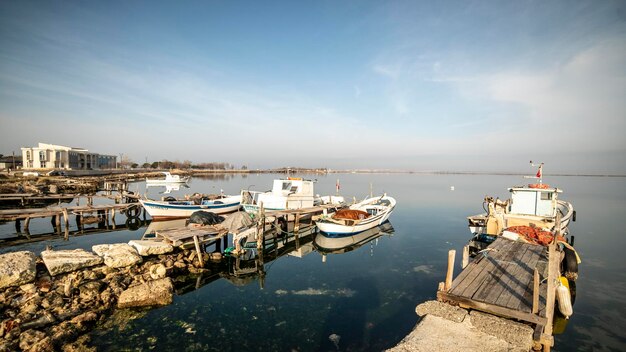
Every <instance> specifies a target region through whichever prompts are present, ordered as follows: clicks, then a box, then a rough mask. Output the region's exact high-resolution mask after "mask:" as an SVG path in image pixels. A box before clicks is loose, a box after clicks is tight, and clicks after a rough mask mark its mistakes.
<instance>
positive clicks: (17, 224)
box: [15, 219, 22, 233]
mask: <svg viewBox="0 0 626 352" xmlns="http://www.w3.org/2000/svg"><path fill="white" fill-rule="evenodd" d="M15 232H17V233H20V232H22V224H21V221H20V219H15Z"/></svg>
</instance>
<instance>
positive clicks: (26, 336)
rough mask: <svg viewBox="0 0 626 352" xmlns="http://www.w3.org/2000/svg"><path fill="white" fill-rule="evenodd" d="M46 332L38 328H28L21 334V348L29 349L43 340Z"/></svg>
mask: <svg viewBox="0 0 626 352" xmlns="http://www.w3.org/2000/svg"><path fill="white" fill-rule="evenodd" d="M45 337H46V334H45V333H43V332H41V331H38V330H33V329H31V330H26V331H24V332H23V333H22V334H21V335H20V348H21V349H22V351H28V350H29V349H30V348H31V347H32V346H34V345H35V344H37V343H38V342H39V341H41V340H43V339H44V338H45Z"/></svg>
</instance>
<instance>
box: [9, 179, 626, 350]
mask: <svg viewBox="0 0 626 352" xmlns="http://www.w3.org/2000/svg"><path fill="white" fill-rule="evenodd" d="M298 176H301V175H298ZM275 177H278V176H277V175H248V176H241V175H228V176H221V177H217V178H204V179H202V178H194V179H193V180H192V181H191V183H190V184H189V185H190V188H189V189H181V190H179V191H172V193H171V194H170V195H174V196H182V195H184V194H188V193H193V192H201V193H218V192H220V190H221V189H223V190H224V192H225V193H227V194H229V193H233V194H234V193H238V192H239V190H240V189H241V188H248V187H249V186H250V185H254V186H252V187H250V189H254V190H267V189H269V188H270V187H271V181H272V179H273V178H275ZM304 177H307V178H311V179H314V178H316V179H317V180H318V182H317V184H316V192H317V193H319V194H321V195H325V194H334V193H335V183H336V181H337V179H339V180H340V184H341V191H340V193H341V194H342V195H344V196H345V197H347V198H352V196H355V197H356V198H357V199H362V198H364V197H365V196H366V195H368V194H369V192H370V185H371V188H372V190H373V193H374V194H381V193H382V192H387V193H388V194H389V195H391V196H393V197H395V198H396V199H397V201H398V205H397V207H396V210H395V211H394V213H393V214H392V216H391V218H390V222H391V224H392V226H393V229H394V233H393V234H392V235H391V236H388V235H383V236H381V237H378V238H376V239H372V240H371V241H367V242H365V243H364V244H363V245H362V246H361V247H359V248H357V249H354V250H352V251H349V252H347V253H342V254H328V255H327V258H326V261H325V262H323V261H322V256H321V254H320V253H318V252H316V251H312V252H311V253H309V254H306V255H304V256H303V257H301V258H300V257H296V256H291V255H285V256H281V257H279V258H277V259H276V260H273V261H267V262H266V264H265V272H266V273H265V276H264V278H263V279H262V280H260V279H259V277H258V276H255V275H250V276H248V277H246V278H244V279H241V280H233V279H230V280H229V279H228V278H227V275H222V276H219V275H215V276H212V277H208V278H203V281H202V283H201V285H199V288H198V289H195V285H194V283H190V284H189V285H187V283H184V282H182V283H181V282H179V283H177V287H183V286H187V287H191V288H187V289H185V290H184V291H185V292H186V293H182V291H181V294H180V295H177V296H175V298H174V303H173V304H172V305H170V306H167V307H163V308H158V309H152V310H143V311H118V312H117V313H116V314H114V315H113V316H112V317H111V318H110V319H109V321H108V322H107V323H106V324H105V325H104V326H102V327H100V328H99V329H96V330H95V331H94V332H93V333H92V344H93V345H95V346H96V347H98V350H102V351H120V350H158V351H165V350H180V351H200V350H216V351H217V350H219V351H228V350H232V351H235V350H244V349H246V350H262V351H273V350H277V351H282V350H298V351H318V350H322V351H337V350H341V351H360V350H373V351H376V350H382V349H385V348H389V347H392V346H394V345H395V344H397V343H398V342H399V341H400V340H401V339H402V338H403V337H404V336H406V334H408V333H409V331H410V330H411V329H412V328H413V326H414V325H415V323H416V322H417V316H416V315H415V312H414V309H415V306H416V305H417V304H418V303H421V302H423V301H425V300H428V299H434V298H435V294H436V289H437V283H438V282H439V281H443V279H444V276H445V270H446V260H447V251H448V250H449V249H456V250H457V253H460V252H461V249H462V247H463V245H464V244H465V243H466V242H467V240H468V239H469V237H470V234H469V231H468V230H467V223H466V222H467V220H466V216H468V215H473V214H476V213H480V212H482V207H481V204H482V199H483V198H484V196H485V195H491V196H494V197H495V196H499V197H500V198H506V197H508V192H507V190H506V188H507V187H510V186H513V185H516V184H522V183H523V182H524V180H523V179H522V178H521V177H519V176H484V175H475V176H466V175H418V174H339V175H334V174H331V175H328V176H325V175H321V176H320V175H304ZM544 181H545V182H546V183H549V184H551V185H555V186H558V187H559V188H562V189H563V190H564V193H563V194H562V196H561V198H562V199H566V200H569V201H571V202H572V203H573V204H574V207H575V209H576V210H577V213H578V219H577V220H578V221H577V222H575V223H573V224H572V225H571V226H570V230H571V234H572V235H574V236H575V246H576V248H577V250H578V251H579V253H580V255H581V256H582V260H583V263H582V264H581V266H580V278H579V280H578V281H577V296H576V302H575V305H574V315H573V316H572V317H571V319H570V321H569V322H568V326H567V328H566V330H565V332H564V333H563V334H561V335H557V336H556V342H555V350H558V351H570V350H581V351H592V350H593V351H612V350H614V351H618V350H626V338H625V337H624V336H625V335H624V333H623V331H626V318H625V317H626V308H625V307H626V305H625V304H624V303H625V301H626V299H624V297H626V270H624V269H626V260H624V259H623V258H624V251H625V250H626V239H625V237H624V236H623V230H622V226H621V224H622V223H621V221H620V220H622V219H625V218H626V207H625V206H624V205H625V204H626V178H607V177H550V176H546V177H545V179H544ZM451 186H454V191H452V190H451ZM135 189H136V190H137V191H138V192H140V193H142V194H143V193H146V194H148V196H150V197H152V198H160V197H161V196H162V194H159V192H163V191H165V188H161V189H158V188H149V189H148V190H146V189H145V185H144V184H143V183H139V184H136V185H133V186H131V190H135ZM49 227H50V223H49V221H47V222H46V221H40V222H35V221H34V222H33V224H31V228H32V232H33V233H36V232H37V231H38V229H39V231H40V232H46V231H49ZM145 229H146V228H145V227H142V228H139V229H138V230H135V231H131V230H128V229H125V230H121V231H115V232H109V233H100V234H90V235H86V236H81V237H74V238H71V239H70V241H67V242H66V241H62V240H59V239H51V240H46V241H43V242H39V243H36V244H25V245H20V246H18V247H14V248H12V249H11V250H17V249H29V250H34V251H40V250H42V249H43V248H45V246H46V245H52V246H53V247H55V248H58V249H64V248H77V247H80V248H90V247H91V245H93V244H98V243H114V242H125V241H128V240H130V239H138V238H140V237H141V236H142V235H143V234H144V232H145ZM14 232H15V229H14V226H13V224H3V225H0V237H2V236H7V235H12V234H14ZM6 250H7V248H2V249H1V251H3V252H4V251H6ZM459 262H460V254H459V255H457V267H456V272H457V273H458V272H459V270H460V267H459V264H460V263H459ZM261 286H263V287H262V288H261ZM331 336H332V338H329V337H331Z"/></svg>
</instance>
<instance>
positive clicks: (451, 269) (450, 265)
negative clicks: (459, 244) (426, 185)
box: [445, 249, 456, 291]
mask: <svg viewBox="0 0 626 352" xmlns="http://www.w3.org/2000/svg"><path fill="white" fill-rule="evenodd" d="M455 256H456V250H454V249H451V250H450V251H448V271H447V272H446V285H445V291H448V290H449V289H450V287H452V276H453V275H454V257H455Z"/></svg>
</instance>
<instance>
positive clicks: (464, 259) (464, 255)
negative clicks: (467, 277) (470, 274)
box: [461, 246, 469, 269]
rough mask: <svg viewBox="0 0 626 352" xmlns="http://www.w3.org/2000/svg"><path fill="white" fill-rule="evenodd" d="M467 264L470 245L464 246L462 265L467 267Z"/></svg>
mask: <svg viewBox="0 0 626 352" xmlns="http://www.w3.org/2000/svg"><path fill="white" fill-rule="evenodd" d="M467 264H469V246H465V247H463V261H462V262H461V267H462V268H463V269H465V267H466V266H467Z"/></svg>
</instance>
